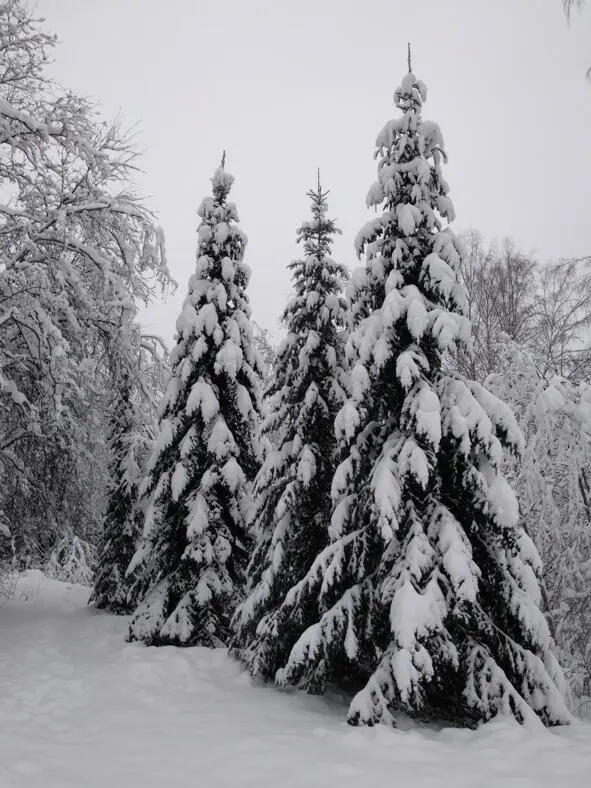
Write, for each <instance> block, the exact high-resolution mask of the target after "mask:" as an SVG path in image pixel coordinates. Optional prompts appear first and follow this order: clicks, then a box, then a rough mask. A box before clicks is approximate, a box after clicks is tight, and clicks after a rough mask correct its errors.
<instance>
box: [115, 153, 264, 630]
mask: <svg viewBox="0 0 591 788" xmlns="http://www.w3.org/2000/svg"><path fill="white" fill-rule="evenodd" d="M233 180H234V179H233V177H232V176H231V175H229V174H228V173H227V172H226V171H225V170H224V167H223V164H222V166H221V167H220V168H219V169H218V170H217V171H216V172H215V174H214V177H213V179H212V184H213V196H210V197H207V198H205V200H203V202H202V204H201V206H200V208H199V211H198V213H199V216H200V217H201V223H200V225H199V229H198V238H199V243H198V252H197V270H196V272H195V273H194V274H193V275H192V276H191V279H190V280H189V292H188V295H187V298H186V300H185V304H184V307H183V311H182V313H181V316H180V318H179V320H178V321H177V337H176V347H175V348H174V349H173V351H172V355H171V364H172V374H171V379H170V382H169V385H168V388H167V391H166V394H165V396H164V400H163V410H162V417H161V420H160V427H159V435H158V437H157V439H156V443H155V447H154V450H153V454H152V457H151V459H150V461H149V464H148V477H147V481H146V483H145V489H144V494H145V495H146V496H147V501H148V505H147V510H146V523H145V527H144V532H143V535H142V539H141V542H140V546H139V548H138V550H137V552H136V554H135V556H134V558H133V560H132V562H131V564H130V567H129V570H128V571H129V573H130V575H131V576H132V577H133V578H134V583H133V589H132V593H134V594H137V595H138V597H139V599H140V605H139V607H138V609H137V610H136V612H135V615H134V617H133V619H132V622H131V625H130V632H129V637H130V639H132V640H143V641H145V642H146V643H149V644H153V645H163V644H176V645H183V646H192V645H203V646H215V645H219V644H223V643H226V642H227V640H228V637H229V622H230V618H231V616H232V614H233V613H234V611H235V609H236V605H237V604H238V602H239V601H240V600H241V595H242V593H243V586H244V575H245V569H246V564H247V561H248V532H247V523H248V519H249V517H250V510H251V482H252V480H253V479H254V477H255V475H256V473H257V471H258V469H259V458H258V451H257V443H256V428H257V420H258V412H259V392H258V388H259V377H260V373H261V370H262V367H261V361H260V357H259V355H258V353H257V351H256V348H255V346H254V343H253V337H252V326H251V323H250V307H249V303H248V298H247V295H246V287H247V284H248V280H249V276H250V271H249V268H248V267H247V265H246V264H245V263H244V261H243V256H244V249H245V245H246V236H245V235H244V233H243V232H242V230H241V229H240V228H239V227H238V226H237V224H236V223H237V221H238V215H237V212H236V207H235V205H234V204H233V203H231V202H228V201H227V198H228V193H229V191H230V188H231V185H232V183H233Z"/></svg>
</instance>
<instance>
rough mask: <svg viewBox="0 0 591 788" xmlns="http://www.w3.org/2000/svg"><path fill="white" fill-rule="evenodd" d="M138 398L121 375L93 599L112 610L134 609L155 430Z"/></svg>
mask: <svg viewBox="0 0 591 788" xmlns="http://www.w3.org/2000/svg"><path fill="white" fill-rule="evenodd" d="M147 426H148V425H146V424H145V422H144V420H143V418H142V413H141V410H140V408H139V404H138V402H137V394H136V392H135V391H134V386H133V383H132V377H131V375H130V374H129V373H128V372H124V373H123V374H122V375H121V379H120V380H119V381H118V385H117V386H116V399H115V403H114V405H113V408H112V413H111V436H110V446H109V448H110V451H111V460H110V463H109V482H110V484H109V491H108V504H107V511H106V513H105V517H104V521H103V535H102V550H101V554H100V556H99V561H98V566H97V569H96V573H95V577H94V589H93V593H92V595H91V598H90V601H91V602H94V604H95V606H96V607H98V608H104V609H107V610H110V611H111V612H112V613H117V614H126V613H129V612H131V608H130V601H129V597H128V588H127V581H126V575H125V573H126V571H127V567H128V566H129V564H130V562H131V559H132V558H133V555H134V553H135V551H136V548H137V544H138V541H139V537H140V535H141V530H142V524H143V515H142V510H141V507H140V506H139V501H138V488H139V484H140V482H141V468H142V460H143V458H144V457H145V455H146V452H147V450H148V446H149V437H150V436H149V432H148V429H147Z"/></svg>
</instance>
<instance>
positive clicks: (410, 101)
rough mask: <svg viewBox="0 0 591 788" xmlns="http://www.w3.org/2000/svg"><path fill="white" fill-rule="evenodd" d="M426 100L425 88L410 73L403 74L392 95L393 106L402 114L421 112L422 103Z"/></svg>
mask: <svg viewBox="0 0 591 788" xmlns="http://www.w3.org/2000/svg"><path fill="white" fill-rule="evenodd" d="M426 100H427V86H426V85H425V83H424V82H421V80H420V79H417V78H416V77H415V75H414V74H413V73H412V71H409V72H408V74H405V75H404V77H403V79H402V84H401V85H400V87H398V88H396V92H395V93H394V104H396V106H397V107H398V109H401V110H402V111H403V112H416V113H419V112H420V111H421V107H422V106H423V103H424V102H425V101H426Z"/></svg>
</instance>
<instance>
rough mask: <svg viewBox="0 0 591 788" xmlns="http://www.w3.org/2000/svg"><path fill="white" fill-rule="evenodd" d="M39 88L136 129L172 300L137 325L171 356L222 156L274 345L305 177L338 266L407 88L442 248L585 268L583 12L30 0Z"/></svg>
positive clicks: (397, 2)
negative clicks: (445, 202)
mask: <svg viewBox="0 0 591 788" xmlns="http://www.w3.org/2000/svg"><path fill="white" fill-rule="evenodd" d="M37 12H38V14H39V15H43V16H45V17H46V19H47V27H48V28H50V29H51V30H52V31H53V32H55V33H57V34H58V36H59V38H60V41H61V43H60V45H59V46H58V49H57V51H56V62H55V64H54V66H53V69H52V72H53V75H54V76H55V77H56V78H57V79H58V80H59V81H60V82H62V83H63V84H65V85H66V86H68V87H70V88H72V89H74V90H76V91H78V92H81V93H84V94H85V95H88V96H91V97H93V98H96V99H98V100H99V101H100V102H101V105H102V109H103V111H104V113H105V115H107V116H112V115H114V114H116V113H117V112H119V111H121V113H122V114H123V117H124V120H125V122H126V123H127V124H128V125H132V124H134V123H138V125H139V129H140V132H141V133H140V137H139V142H140V145H141V147H142V148H143V149H144V151H145V153H144V155H143V157H142V167H143V169H144V171H145V172H144V174H143V175H142V176H141V178H139V180H138V186H139V191H140V192H141V193H142V194H144V195H149V204H150V206H151V207H153V208H154V209H156V211H157V212H158V215H159V220H160V222H161V224H162V225H163V227H164V230H165V233H166V237H167V247H168V258H169V266H170V269H171V272H172V275H173V276H174V278H175V279H176V280H177V281H178V282H179V288H178V291H177V294H176V296H174V297H171V298H169V299H168V301H167V302H166V303H159V304H156V305H155V306H153V307H152V308H151V309H150V310H149V313H148V315H147V316H146V319H145V324H146V326H147V327H148V326H149V328H150V330H151V331H153V332H157V333H160V334H161V335H162V336H163V337H164V338H165V339H166V340H167V342H168V343H169V344H170V342H171V340H172V336H173V333H174V324H175V321H176V318H177V315H178V314H179V312H180V308H181V304H182V300H183V298H184V295H185V293H186V286H187V280H188V277H189V276H190V274H191V272H192V269H193V266H194V261H195V237H196V236H195V229H196V225H197V217H196V209H197V206H198V204H199V203H200V201H201V199H202V197H204V196H205V194H207V193H208V191H209V187H210V183H209V178H210V177H211V175H212V174H213V171H214V169H215V167H216V166H217V165H218V163H219V159H220V155H221V151H222V149H223V148H226V149H227V163H226V167H227V169H228V170H229V171H230V172H232V173H233V174H234V175H235V176H236V183H235V186H234V189H233V192H232V198H233V199H234V201H235V202H236V204H237V207H238V212H239V216H240V219H241V226H242V228H243V229H244V230H245V231H246V233H247V234H248V236H249V246H248V249H247V260H248V262H249V264H250V266H251V268H252V279H251V286H250V299H251V304H252V308H253V317H254V319H255V320H256V321H257V322H259V323H260V324H261V325H263V326H265V327H267V328H269V329H270V330H271V332H272V333H273V335H274V336H275V338H278V337H279V336H280V334H281V332H280V328H279V325H278V318H279V315H280V313H281V310H282V308H283V306H284V303H285V301H286V299H287V297H288V296H289V293H290V287H291V286H290V281H289V276H288V272H287V271H286V265H287V264H288V263H289V262H290V260H292V259H293V258H294V257H296V256H297V255H298V247H297V245H296V243H295V229H296V227H297V225H298V224H299V223H300V222H301V220H302V219H304V218H306V217H307V215H308V210H309V201H308V199H307V198H306V196H305V193H306V191H307V190H308V189H309V188H310V187H311V186H313V185H314V183H315V178H316V168H317V167H320V168H321V173H322V183H323V186H324V187H325V188H328V189H330V190H331V195H330V197H329V205H330V209H331V213H332V215H334V216H336V217H337V219H338V220H339V224H340V227H341V228H342V230H343V236H342V239H339V240H338V241H337V243H336V244H335V247H334V250H333V252H334V254H333V256H334V257H336V258H338V259H340V260H342V261H343V262H345V263H346V264H348V265H349V266H350V267H354V266H355V265H356V264H357V263H356V259H355V253H354V251H353V238H354V236H355V234H356V233H357V231H358V230H359V228H360V227H361V225H362V224H363V223H364V221H366V219H367V217H368V212H367V209H366V208H365V196H366V194H367V190H368V188H369V186H370V185H371V183H372V182H373V180H375V162H374V160H373V152H374V142H375V138H376V136H377V133H378V132H379V130H380V129H381V127H382V126H383V125H384V123H385V122H386V121H387V120H388V119H389V118H390V117H393V116H394V115H395V114H396V111H395V109H394V107H393V102H392V95H393V93H394V90H395V88H396V87H397V85H398V84H399V82H400V79H401V77H402V76H403V74H404V73H405V71H406V42H407V41H408V40H410V41H411V42H412V46H413V67H414V68H413V70H414V71H415V73H416V74H417V76H418V77H419V78H420V79H422V80H423V81H424V82H425V83H426V84H427V88H428V99H427V103H426V105H425V108H424V116H425V117H426V118H429V119H432V120H435V121H437V122H438V123H439V125H440V126H441V129H442V131H443V135H444V138H445V142H446V148H447V152H448V154H449V158H450V161H449V164H448V166H447V168H446V171H445V175H446V178H447V180H448V182H449V184H450V193H451V197H452V199H453V201H454V203H455V207H456V213H457V220H456V222H455V224H454V226H455V229H456V230H462V229H466V228H468V227H476V228H478V229H479V230H481V231H482V232H483V233H484V234H485V236H487V237H489V238H490V237H493V236H499V237H501V236H504V235H510V236H512V237H513V238H514V239H515V240H516V242H517V243H518V245H519V246H520V247H521V248H523V249H525V250H526V251H529V250H536V251H537V254H538V258H539V259H540V260H542V261H544V260H548V259H551V258H555V257H559V256H563V257H566V256H581V255H585V254H589V253H591V146H590V141H591V84H590V83H589V82H586V81H585V79H584V72H585V70H586V68H587V67H588V66H589V65H591V2H589V3H588V7H587V9H586V11H584V12H583V13H575V14H574V16H573V20H572V23H571V26H570V28H569V27H568V26H567V24H566V21H565V19H564V16H563V14H562V7H561V0H445V1H444V0H363V2H359V0H297V1H294V0H208V1H207V2H206V1H205V0H168V1H167V2H162V0H100V1H99V2H97V1H96V0H38V2H37Z"/></svg>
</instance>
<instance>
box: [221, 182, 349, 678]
mask: <svg viewBox="0 0 591 788" xmlns="http://www.w3.org/2000/svg"><path fill="white" fill-rule="evenodd" d="M327 194H328V192H324V191H322V188H321V186H320V176H319V177H318V187H317V189H316V190H314V191H309V192H308V197H309V198H310V200H311V201H312V219H311V220H309V221H305V222H303V224H302V225H301V227H299V228H298V230H297V239H298V242H300V243H302V244H303V247H304V257H303V259H300V260H295V261H294V262H292V263H291V264H290V266H289V268H290V269H291V271H292V277H293V282H294V289H295V295H294V297H293V298H292V300H291V301H290V303H289V304H288V306H287V307H286V309H285V311H284V313H283V323H284V325H285V328H286V329H287V337H286V339H285V340H284V341H283V343H282V345H281V347H280V349H279V352H278V354H277V358H276V361H275V363H274V368H273V376H272V378H271V380H270V381H269V384H268V386H267V389H266V392H265V400H266V402H267V403H268V409H269V412H268V416H267V417H266V419H265V421H264V423H263V426H262V434H263V436H266V437H269V439H270V443H272V444H273V443H274V445H272V448H271V449H270V450H269V452H268V454H267V456H266V458H265V462H264V463H263V466H262V468H261V470H260V471H259V474H258V476H257V479H256V483H255V510H254V521H255V524H256V526H255V527H256V531H255V534H256V546H255V550H254V553H253V556H252V559H251V561H250V565H249V572H248V574H249V595H248V598H247V599H246V600H245V602H244V603H243V604H242V605H241V607H240V608H239V609H238V611H237V613H236V616H235V619H234V622H233V623H234V629H235V637H234V650H235V651H236V652H237V653H238V654H239V656H240V657H241V658H242V659H243V660H244V661H245V662H246V664H247V665H248V667H249V669H250V671H251V673H252V674H254V675H257V674H260V675H262V676H264V677H265V678H269V677H274V675H275V672H276V671H277V669H278V668H280V667H281V666H282V665H283V664H284V663H285V660H286V659H287V657H288V656H289V653H290V651H291V649H292V647H293V645H294V643H295V642H296V641H297V639H298V638H299V636H300V635H301V634H302V632H304V630H305V629H306V628H307V627H308V626H309V625H310V624H312V623H313V622H314V621H315V619H316V617H317V615H318V610H317V608H315V607H314V606H310V605H305V606H295V607H294V606H291V605H287V606H284V604H283V603H284V599H285V597H286V595H288V594H289V592H290V589H291V587H292V586H293V585H295V584H296V583H297V582H299V581H300V580H301V579H302V578H303V577H305V576H306V573H307V572H308V570H309V569H310V566H311V565H312V563H313V561H314V560H315V559H316V556H317V555H318V553H319V552H321V550H322V549H324V548H325V547H326V545H327V544H328V524H329V522H330V514H331V506H332V503H331V497H330V485H331V481H332V477H333V474H334V470H335V467H336V462H335V459H336V454H335V453H336V438H335V433H334V420H335V417H336V414H337V413H338V411H339V409H340V408H341V406H342V404H343V402H344V401H345V386H346V380H347V370H346V368H345V353H344V349H345V341H346V334H345V327H346V323H347V304H346V301H345V299H344V297H343V295H342V290H343V285H344V284H345V282H346V281H347V279H348V274H347V270H346V268H345V267H344V266H343V265H341V264H340V263H337V262H335V261H334V260H333V259H331V256H330V255H331V243H332V240H333V237H334V235H335V234H336V233H338V232H340V230H338V229H337V227H336V224H335V221H334V220H333V219H331V218H329V217H328V215H327V203H326V197H327Z"/></svg>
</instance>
